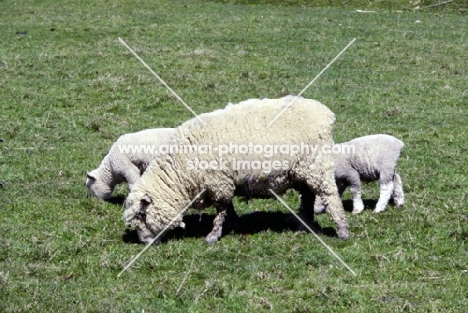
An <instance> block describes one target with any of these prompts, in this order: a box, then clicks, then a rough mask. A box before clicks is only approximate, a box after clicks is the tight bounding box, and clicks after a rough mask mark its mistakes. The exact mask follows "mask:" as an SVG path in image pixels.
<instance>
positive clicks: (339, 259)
mask: <svg viewBox="0 0 468 313" xmlns="http://www.w3.org/2000/svg"><path fill="white" fill-rule="evenodd" d="M268 190H269V191H270V192H271V193H272V194H273V195H274V196H275V197H276V198H277V199H278V200H279V201H280V202H281V203H282V204H283V205H284V206H285V207H286V208H287V209H288V210H289V211H291V213H292V214H293V215H294V216H295V217H296V218H297V219H298V220H299V221H300V222H301V223H302V224H303V225H304V226H305V227H306V228H307V229H308V230H309V231H310V232H311V233H312V234H313V235H314V236H315V238H317V239H318V241H320V243H321V244H322V245H324V246H325V248H327V249H328V251H330V253H331V254H333V255H334V256H335V258H337V259H338V261H340V262H341V264H343V265H344V266H345V267H346V268H347V269H348V270H349V271H350V272H351V273H352V274H353V275H354V276H357V274H356V272H355V271H353V270H352V269H351V267H349V265H348V264H346V263H345V262H344V261H343V260H342V259H341V258H340V256H339V255H338V254H336V252H335V251H333V250H332V248H330V247H329V246H328V245H327V244H326V243H325V242H324V241H323V240H322V238H320V237H319V236H318V235H317V234H316V233H315V232H314V231H313V230H312V228H310V227H309V225H307V224H306V222H304V221H303V220H302V219H301V218H300V217H299V215H297V214H296V213H295V212H294V211H293V210H292V209H291V208H290V207H289V206H288V205H287V204H286V202H284V201H283V199H281V198H280V197H279V196H278V195H277V194H276V193H275V192H274V191H273V190H271V189H268Z"/></svg>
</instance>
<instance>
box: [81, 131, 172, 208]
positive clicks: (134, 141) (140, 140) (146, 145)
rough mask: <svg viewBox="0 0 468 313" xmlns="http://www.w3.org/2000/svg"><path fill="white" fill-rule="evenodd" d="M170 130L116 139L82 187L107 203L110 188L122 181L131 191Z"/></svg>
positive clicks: (139, 133)
mask: <svg viewBox="0 0 468 313" xmlns="http://www.w3.org/2000/svg"><path fill="white" fill-rule="evenodd" d="M174 130H175V129H174V128H156V129H146V130H142V131H139V132H136V133H130V134H125V135H122V136H120V137H119V139H117V141H116V142H115V143H114V144H113V145H112V147H111V148H110V150H109V153H108V154H107V155H106V156H105V157H104V159H103V160H102V162H101V165H100V166H99V167H98V168H97V169H95V170H92V171H91V172H89V173H87V174H86V176H87V178H86V186H87V187H88V189H89V191H90V192H91V194H92V195H93V196H95V197H97V198H101V199H109V198H110V197H111V195H112V192H113V191H114V187H115V186H116V185H117V184H120V183H122V182H124V181H126V182H127V183H128V185H129V187H130V189H132V187H133V185H134V184H135V182H136V181H137V180H138V179H140V176H141V174H142V173H143V172H144V171H145V170H146V167H147V166H148V164H149V163H150V161H151V160H153V159H154V158H155V157H156V156H157V154H158V147H159V146H160V145H163V144H167V143H169V142H170V138H171V137H172V135H173V134H174Z"/></svg>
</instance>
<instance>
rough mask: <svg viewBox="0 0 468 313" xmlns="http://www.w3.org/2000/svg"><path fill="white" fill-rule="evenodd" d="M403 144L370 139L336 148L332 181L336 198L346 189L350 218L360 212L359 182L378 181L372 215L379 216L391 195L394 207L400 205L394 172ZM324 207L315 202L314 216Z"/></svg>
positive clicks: (386, 138)
mask: <svg viewBox="0 0 468 313" xmlns="http://www.w3.org/2000/svg"><path fill="white" fill-rule="evenodd" d="M403 145H404V144H403V142H402V141H401V140H399V139H397V138H395V137H393V136H390V135H382V134H378V135H370V136H364V137H359V138H356V139H353V140H351V141H348V142H344V143H341V144H337V145H336V146H338V147H339V149H337V148H336V147H335V148H334V149H333V150H334V151H340V153H336V154H334V156H335V179H336V185H337V187H338V192H339V194H340V196H341V195H342V194H343V192H344V191H345V190H346V188H347V187H350V188H349V190H350V192H351V196H352V198H353V211H352V213H353V214H359V213H361V212H362V211H363V210H364V203H363V202H362V198H361V181H365V182H371V181H375V180H379V184H380V197H379V201H378V202H377V205H376V206H375V209H374V213H380V212H383V211H384V210H385V207H386V206H387V204H388V201H389V200H390V197H391V196H392V195H393V199H394V202H395V206H396V207H400V206H402V205H403V203H404V193H403V187H402V183H401V178H400V175H398V173H397V172H396V166H397V162H398V159H399V158H400V154H401V150H402V149H403ZM325 209H326V206H324V205H323V203H322V202H321V201H320V198H318V197H317V198H316V204H315V207H314V211H315V213H321V212H323V211H324V210H325Z"/></svg>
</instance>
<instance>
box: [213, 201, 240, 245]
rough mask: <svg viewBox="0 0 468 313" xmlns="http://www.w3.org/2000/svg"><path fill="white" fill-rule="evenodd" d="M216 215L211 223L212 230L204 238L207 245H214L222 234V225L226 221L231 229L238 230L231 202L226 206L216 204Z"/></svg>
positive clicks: (236, 217)
mask: <svg viewBox="0 0 468 313" xmlns="http://www.w3.org/2000/svg"><path fill="white" fill-rule="evenodd" d="M216 211H217V213H218V214H217V215H216V217H215V219H214V221H213V229H212V230H211V232H210V233H209V234H208V236H206V242H207V243H215V242H217V241H218V240H219V238H221V236H222V234H223V225H224V222H225V221H226V219H227V220H228V221H229V224H230V226H231V228H233V229H234V230H237V228H238V219H239V216H238V215H237V213H236V211H235V210H234V205H233V204H232V202H230V203H227V204H218V205H216Z"/></svg>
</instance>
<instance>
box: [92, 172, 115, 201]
mask: <svg viewBox="0 0 468 313" xmlns="http://www.w3.org/2000/svg"><path fill="white" fill-rule="evenodd" d="M86 187H88V190H89V191H90V192H91V194H92V195H93V196H94V197H97V198H100V199H109V198H110V197H111V195H112V192H113V191H114V186H109V185H108V184H106V183H104V182H103V181H102V179H101V177H100V176H99V173H98V172H97V171H96V170H94V171H91V172H89V173H87V174H86Z"/></svg>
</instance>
